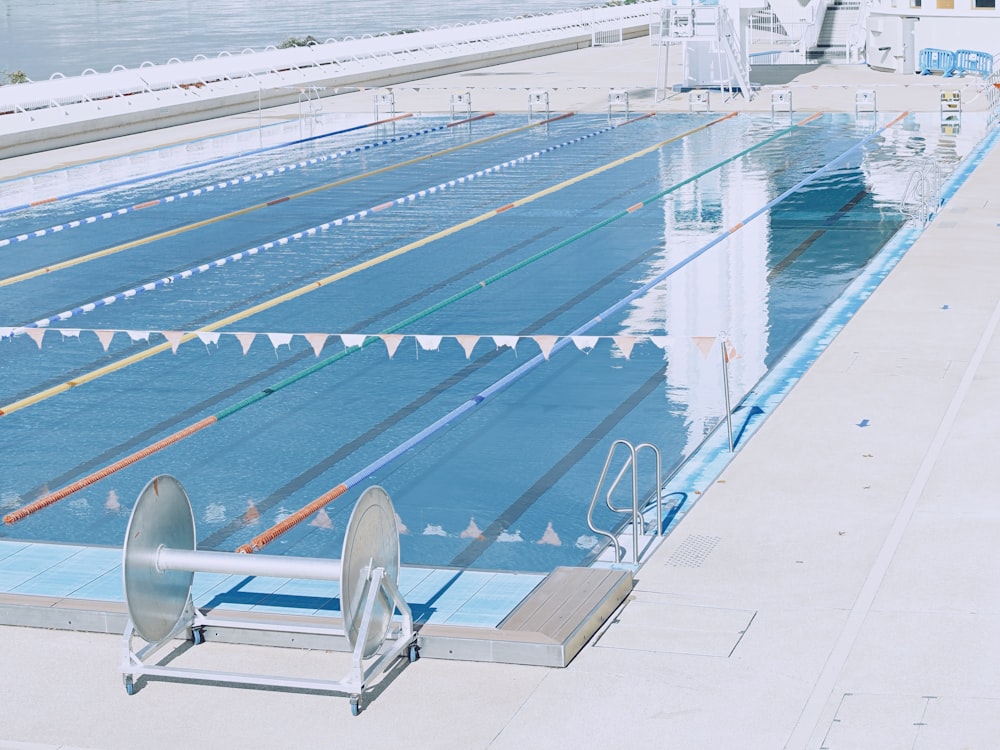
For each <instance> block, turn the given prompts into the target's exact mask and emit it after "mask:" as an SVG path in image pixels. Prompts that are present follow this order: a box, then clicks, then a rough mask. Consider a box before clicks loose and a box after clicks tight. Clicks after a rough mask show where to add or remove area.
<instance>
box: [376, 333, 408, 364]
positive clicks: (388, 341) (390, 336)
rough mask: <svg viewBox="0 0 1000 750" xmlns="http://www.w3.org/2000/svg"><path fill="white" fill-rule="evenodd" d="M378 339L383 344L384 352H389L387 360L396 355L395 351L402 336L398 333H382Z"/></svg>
mask: <svg viewBox="0 0 1000 750" xmlns="http://www.w3.org/2000/svg"><path fill="white" fill-rule="evenodd" d="M379 338H380V339H382V341H384V342H385V348H386V351H388V352H389V359H392V358H393V356H394V355H395V354H396V350H397V349H398V348H399V344H400V342H402V340H403V336H402V334H399V333H382V334H379Z"/></svg>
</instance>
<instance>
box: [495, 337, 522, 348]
mask: <svg viewBox="0 0 1000 750" xmlns="http://www.w3.org/2000/svg"><path fill="white" fill-rule="evenodd" d="M519 338H520V336H494V337H493V343H494V344H496V345H497V349H499V348H500V347H501V346H509V347H510V348H511V349H513V350H515V351H517V341H518V339H519Z"/></svg>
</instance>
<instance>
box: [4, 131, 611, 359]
mask: <svg viewBox="0 0 1000 750" xmlns="http://www.w3.org/2000/svg"><path fill="white" fill-rule="evenodd" d="M614 127H618V126H611V125H609V126H608V127H605V128H601V129H600V130H596V131H593V132H591V133H586V134H584V135H582V136H577V137H576V138H573V139H571V140H569V141H564V142H563V143H559V144H556V145H554V146H549V147H547V148H544V149H540V150H538V151H534V152H532V153H530V154H525V155H523V156H518V157H514V158H513V159H509V160H507V161H505V162H503V163H502V164H494V165H493V166H491V167H487V168H485V169H480V170H478V171H476V172H470V173H469V174H466V175H463V176H462V177H455V178H453V179H451V180H447V181H445V182H441V183H438V184H437V185H434V186H431V187H428V188H424V189H422V190H417V191H415V192H412V193H410V194H408V195H404V196H401V197H399V198H394V199H391V200H388V201H383V202H381V203H379V204H377V205H375V206H371V207H370V208H366V209H363V210H361V211H357V212H355V213H352V214H348V215H346V216H342V217H340V218H338V219H333V220H331V221H327V222H324V223H323V224H318V225H316V226H314V227H310V228H309V229H303V230H301V231H299V232H295V233H294V234H290V235H286V236H284V237H280V238H278V239H275V240H271V241H269V242H265V243H264V244H262V245H255V246H254V247H251V248H247V249H244V250H240V251H239V252H236V253H233V254H231V255H227V256H225V257H222V258H216V259H215V260H212V261H209V262H207V263H202V264H200V265H198V266H193V267H191V268H187V269H185V270H183V271H178V272H177V273H173V274H170V275H169V276H164V277H162V278H160V279H157V280H156V281H150V282H147V283H145V284H142V285H140V286H136V287H132V288H131V289H126V290H125V291H122V292H117V293H115V294H112V295H109V296H107V297H103V298H101V299H98V300H94V301H92V302H87V303H85V304H83V305H78V306H76V307H73V308H70V309H69V310H63V311H62V312H58V313H55V314H54V315H50V316H49V317H47V318H39V319H38V320H36V321H34V322H32V323H26V324H25V325H23V326H15V327H12V328H10V329H8V330H4V329H2V328H0V339H3V338H5V337H13V336H20V335H22V334H23V333H25V331H27V329H29V328H45V327H47V326H50V325H52V324H55V323H59V322H62V321H66V320H69V319H70V318H73V317H75V316H77V315H83V314H85V313H88V312H92V311H94V310H96V309H98V308H99V307H107V306H108V305H112V304H114V303H115V302H120V301H121V300H124V299H129V298H131V297H135V296H136V295H138V294H141V293H142V292H150V291H153V290H155V289H159V288H161V287H164V286H167V285H169V284H173V283H174V282H176V281H179V280H181V279H188V278H191V277H193V276H198V275H200V274H202V273H205V272H206V271H210V270H212V269H214V268H221V267H222V266H224V265H226V264H228V263H235V262H237V261H240V260H244V259H245V258H248V257H252V256H254V255H257V254H259V253H262V252H264V251H267V250H272V249H274V248H276V247H281V246H284V245H287V244H288V243H289V242H291V241H293V240H300V239H303V238H305V237H312V236H314V235H316V234H318V233H320V232H324V231H327V230H329V229H331V228H333V227H340V226H344V225H345V224H350V223H352V222H355V221H358V220H360V219H363V218H366V217H368V216H371V215H373V214H376V213H378V212H380V211H384V210H385V209H387V208H391V207H393V206H401V205H404V204H406V203H412V202H414V201H416V200H418V199H419V198H424V197H427V196H428V195H434V194H436V193H439V192H444V191H445V190H447V189H449V188H453V187H456V186H457V185H460V184H464V183H466V182H472V181H473V180H475V179H477V178H479V177H484V176H486V175H489V174H493V173H494V172H499V171H502V170H504V169H507V168H510V167H515V166H519V165H521V164H525V163H527V162H529V161H531V160H533V159H536V158H538V157H540V156H542V155H544V154H547V153H550V152H552V151H557V150H559V149H562V148H566V147H568V146H572V145H574V144H577V143H580V142H582V141H585V140H587V139H589V138H593V137H596V136H598V135H601V134H603V133H606V132H608V131H609V130H613V129H614Z"/></svg>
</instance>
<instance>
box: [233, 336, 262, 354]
mask: <svg viewBox="0 0 1000 750" xmlns="http://www.w3.org/2000/svg"><path fill="white" fill-rule="evenodd" d="M233 335H234V336H236V339H237V341H239V342H240V346H242V347H243V353H244V354H246V353H247V352H248V351H250V345H251V344H252V343H253V340H254V339H255V338H257V334H256V333H235V334H233Z"/></svg>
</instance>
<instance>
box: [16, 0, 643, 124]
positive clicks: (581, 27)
mask: <svg viewBox="0 0 1000 750" xmlns="http://www.w3.org/2000/svg"><path fill="white" fill-rule="evenodd" d="M653 4H654V3H649V2H647V3H639V4H635V5H627V6H613V7H604V8H592V9H588V10H576V11H566V12H562V13H552V14H544V15H538V16H525V17H520V18H508V19H503V20H498V21H491V22H486V23H478V24H470V25H465V26H454V27H447V26H443V27H439V28H428V29H425V30H422V31H417V32H411V33H403V34H384V35H378V36H367V37H365V38H362V39H353V38H345V39H343V40H340V41H330V42H328V43H326V44H316V45H310V46H307V47H292V48H289V49H274V48H268V49H266V50H264V51H262V52H256V51H254V50H252V49H250V48H247V49H244V50H243V52H242V53H241V54H239V55H231V54H229V53H219V55H218V56H217V57H215V58H206V57H205V56H204V55H198V56H196V58H195V59H193V60H191V61H189V62H184V61H181V60H179V59H178V58H171V59H170V60H169V61H168V62H167V63H166V64H164V65H154V64H152V63H148V62H144V63H142V64H141V65H140V66H139V68H133V69H128V68H124V67H123V66H120V65H116V66H115V67H114V68H113V69H112V71H111V72H109V73H96V74H95V73H92V72H90V71H89V70H88V71H87V75H86V76H77V77H74V78H67V77H66V76H64V75H62V74H61V73H57V74H53V76H52V77H51V78H50V79H48V80H44V81H30V82H27V83H22V84H17V85H11V86H2V87H0V113H3V112H16V111H21V110H24V111H28V110H36V109H41V108H45V107H46V106H48V105H47V104H45V103H46V102H49V101H51V102H55V103H56V104H58V105H62V106H65V105H69V104H77V103H83V102H86V101H87V100H88V98H89V99H95V100H96V99H103V98H108V97H110V96H136V95H140V94H144V93H146V92H149V91H154V92H155V91H160V90H165V89H170V88H183V87H184V86H185V85H188V84H195V83H199V84H202V85H205V83H206V82H208V83H209V84H213V85H215V84H218V83H219V82H223V81H227V82H231V81H235V80H238V79H241V78H248V77H258V76H272V75H275V76H278V77H279V78H280V74H281V72H283V71H287V70H292V69H301V68H303V67H309V68H318V69H330V68H334V69H337V72H350V69H351V68H354V69H356V70H359V71H361V70H365V69H371V68H372V67H374V66H377V65H378V64H381V63H385V62H391V61H392V60H393V59H394V58H395V57H396V56H397V55H401V56H404V57H405V58H408V59H412V58H413V57H415V56H417V55H421V56H423V57H424V58H425V59H426V58H433V57H441V56H443V57H450V56H454V55H457V54H461V53H463V52H465V51H474V50H494V49H495V50H502V49H507V48H509V47H510V46H511V43H512V41H519V42H522V43H527V42H545V41H552V40H556V39H560V38H565V37H567V36H570V35H575V34H580V35H588V36H589V35H590V34H591V31H592V29H593V28H594V27H595V25H601V24H608V23H613V24H617V25H620V26H622V27H628V26H643V25H645V24H647V23H648V19H649V13H650V11H649V7H650V6H651V5H653ZM347 61H350V62H347ZM140 69H141V70H142V74H141V75H140V74H139V70H140Z"/></svg>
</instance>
